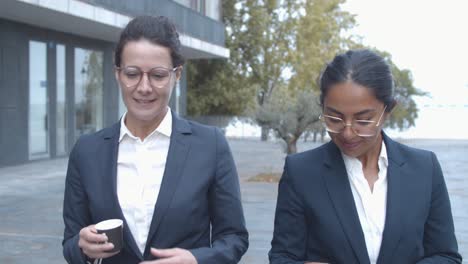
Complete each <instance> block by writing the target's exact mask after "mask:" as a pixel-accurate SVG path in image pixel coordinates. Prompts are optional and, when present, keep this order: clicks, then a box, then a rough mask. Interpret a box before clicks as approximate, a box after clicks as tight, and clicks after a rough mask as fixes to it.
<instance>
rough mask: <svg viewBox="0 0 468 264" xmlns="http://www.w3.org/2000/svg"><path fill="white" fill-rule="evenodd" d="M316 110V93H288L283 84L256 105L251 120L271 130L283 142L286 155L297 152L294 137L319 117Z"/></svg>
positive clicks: (318, 108) (299, 134)
mask: <svg viewBox="0 0 468 264" xmlns="http://www.w3.org/2000/svg"><path fill="white" fill-rule="evenodd" d="M320 112H321V110H320V106H319V99H318V96H317V94H316V92H313V91H310V90H308V91H299V92H297V93H295V94H294V95H292V94H291V93H290V92H289V91H288V90H287V89H286V87H281V88H278V89H276V90H275V91H273V93H272V95H271V97H270V99H269V100H268V101H267V102H265V103H264V104H263V105H262V107H259V108H258V111H257V112H256V114H255V119H256V120H257V121H258V123H259V124H260V125H262V126H265V127H268V128H270V129H272V130H273V131H274V132H275V135H276V136H277V137H278V138H281V139H282V140H283V141H284V142H285V143H286V145H287V149H286V152H287V153H288V154H290V153H295V152H296V151H297V148H296V142H297V140H298V139H299V137H300V136H301V135H302V133H303V132H304V131H306V130H307V129H309V128H310V127H311V126H313V125H314V123H316V122H317V121H318V120H319V116H320Z"/></svg>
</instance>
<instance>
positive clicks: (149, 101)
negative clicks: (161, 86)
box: [134, 98, 156, 105]
mask: <svg viewBox="0 0 468 264" xmlns="http://www.w3.org/2000/svg"><path fill="white" fill-rule="evenodd" d="M134 100H135V101H136V102H137V103H139V104H142V105H146V104H151V103H153V102H154V101H156V99H136V98H134Z"/></svg>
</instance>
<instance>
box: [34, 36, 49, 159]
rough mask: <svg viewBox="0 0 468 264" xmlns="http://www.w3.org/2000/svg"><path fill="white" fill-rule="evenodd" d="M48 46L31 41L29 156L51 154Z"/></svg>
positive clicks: (36, 156)
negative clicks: (48, 110)
mask: <svg viewBox="0 0 468 264" xmlns="http://www.w3.org/2000/svg"><path fill="white" fill-rule="evenodd" d="M47 105H48V101H47V46H46V43H44V42H39V41H30V42H29V158H30V159H37V158H43V157H47V156H48V154H49V120H48V115H47Z"/></svg>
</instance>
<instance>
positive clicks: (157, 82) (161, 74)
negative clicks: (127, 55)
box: [116, 66, 179, 88]
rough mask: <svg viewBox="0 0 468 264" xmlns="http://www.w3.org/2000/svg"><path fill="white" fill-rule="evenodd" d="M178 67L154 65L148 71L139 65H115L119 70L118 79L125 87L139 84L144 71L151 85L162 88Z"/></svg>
mask: <svg viewBox="0 0 468 264" xmlns="http://www.w3.org/2000/svg"><path fill="white" fill-rule="evenodd" d="M178 68H179V67H175V68H173V69H172V70H171V69H167V68H164V67H155V68H152V69H150V70H149V71H143V70H141V69H140V68H139V67H135V66H131V67H125V68H120V67H116V69H117V70H118V71H119V77H120V81H121V82H122V83H123V84H124V85H125V86H126V87H127V88H132V87H135V86H137V85H138V84H140V82H141V80H142V79H143V74H145V73H146V75H147V77H148V80H149V83H150V85H151V87H155V88H164V87H165V86H166V85H167V84H168V83H169V80H170V79H171V77H172V73H173V72H175V71H177V69H178Z"/></svg>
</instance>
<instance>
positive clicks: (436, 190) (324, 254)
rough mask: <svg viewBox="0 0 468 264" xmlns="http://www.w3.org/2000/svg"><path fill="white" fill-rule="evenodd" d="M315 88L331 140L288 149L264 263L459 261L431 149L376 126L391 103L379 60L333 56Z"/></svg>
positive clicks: (362, 54)
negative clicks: (293, 152) (301, 149)
mask: <svg viewBox="0 0 468 264" xmlns="http://www.w3.org/2000/svg"><path fill="white" fill-rule="evenodd" d="M320 92H321V95H320V103H321V106H322V111H323V113H322V115H321V121H322V122H323V124H324V126H325V128H326V130H327V131H328V133H329V135H330V137H331V142H329V143H327V144H324V145H323V146H321V147H319V148H317V149H313V150H310V151H306V152H303V153H300V154H296V155H292V156H288V157H287V158H286V163H285V166H284V172H283V176H282V178H281V181H280V184H279V193H278V201H277V207H276V216H275V228H274V235H273V240H272V242H271V244H272V247H271V251H270V253H269V257H270V263H272V264H280V263H309V264H310V263H334V264H340V263H342V264H352V263H359V264H365V263H372V264H375V263H382V264H383V263H398V264H406V263H408V264H410V263H411V264H414V263H421V264H422V263H461V256H460V255H459V254H458V252H457V241H456V238H455V234H454V226H453V220H452V213H451V209H450V201H449V196H448V193H447V188H446V186H445V182H444V178H443V175H442V171H441V168H440V165H439V162H438V161H437V158H436V156H435V155H434V153H432V152H429V151H425V150H420V149H415V148H411V147H408V146H405V145H402V144H400V143H397V142H395V141H393V140H392V139H390V138H389V137H388V136H387V135H386V134H385V133H384V132H383V131H382V126H383V124H384V122H385V120H386V119H388V117H389V115H390V114H391V111H392V109H393V108H394V107H395V105H396V102H395V98H394V86H393V77H392V74H391V71H390V67H389V66H388V64H387V63H386V62H385V61H384V59H383V58H381V57H380V56H379V55H377V54H375V53H373V52H371V51H369V50H356V51H348V52H346V53H344V54H340V55H337V56H336V57H335V58H334V59H333V61H332V62H331V63H329V64H328V65H327V66H326V68H325V69H324V71H323V73H322V75H321V78H320ZM311 103H313V102H311Z"/></svg>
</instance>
